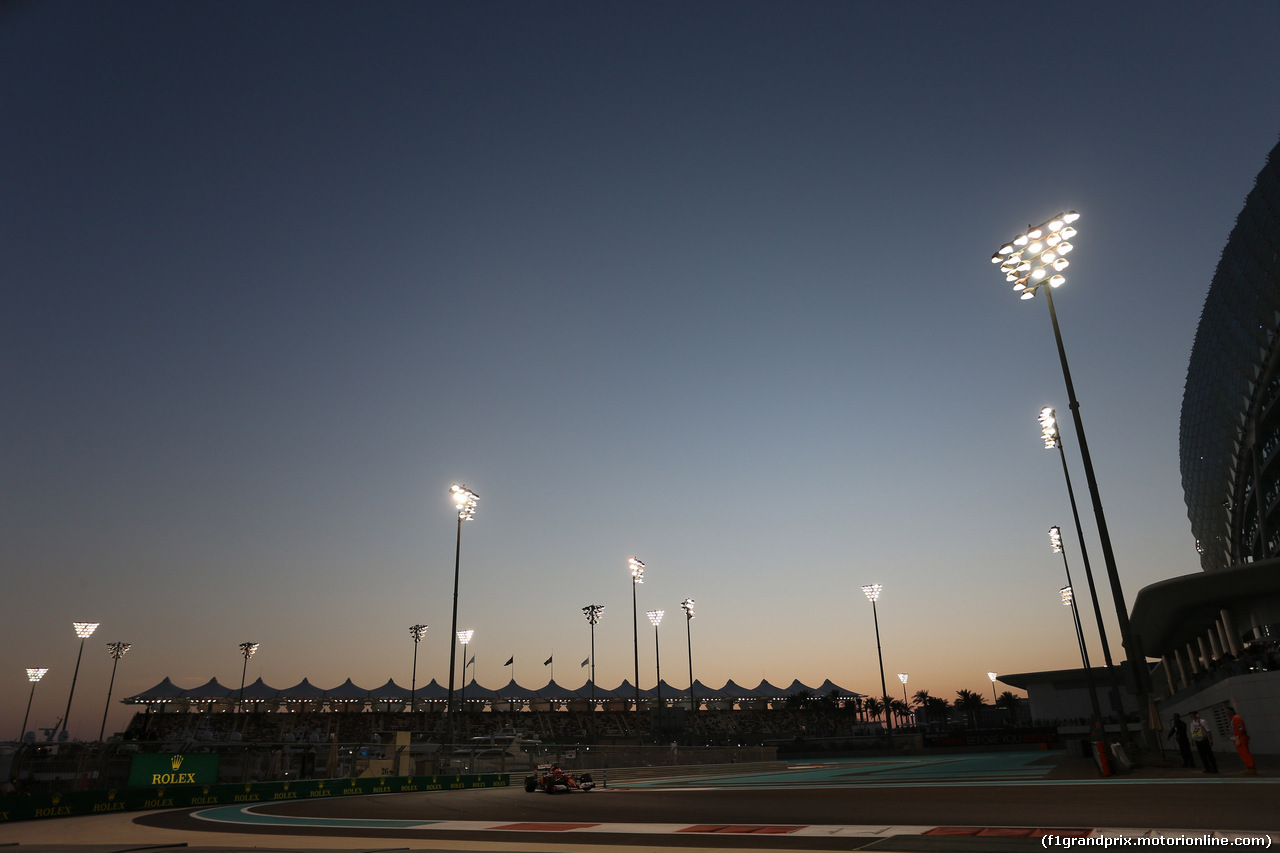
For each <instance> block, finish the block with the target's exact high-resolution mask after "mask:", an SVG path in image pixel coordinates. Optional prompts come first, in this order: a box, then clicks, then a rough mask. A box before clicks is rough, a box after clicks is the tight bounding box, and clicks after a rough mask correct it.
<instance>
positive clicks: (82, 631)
mask: <svg viewBox="0 0 1280 853" xmlns="http://www.w3.org/2000/svg"><path fill="white" fill-rule="evenodd" d="M101 624H102V623H101V622H72V623H71V626H72V627H73V628H75V629H76V636H77V637H79V638H80V639H82V640H87V639H88V638H89V637H92V636H93V632H94V631H96V630H98V626H99V625H101Z"/></svg>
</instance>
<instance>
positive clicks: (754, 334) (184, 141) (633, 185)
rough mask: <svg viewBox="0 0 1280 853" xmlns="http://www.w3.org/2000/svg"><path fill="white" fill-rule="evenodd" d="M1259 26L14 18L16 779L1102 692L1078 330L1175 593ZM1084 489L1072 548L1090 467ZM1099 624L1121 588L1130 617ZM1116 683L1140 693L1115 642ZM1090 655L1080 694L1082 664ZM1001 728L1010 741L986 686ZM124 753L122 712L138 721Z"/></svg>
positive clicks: (1245, 165) (9, 88) (230, 14)
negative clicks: (798, 701)
mask: <svg viewBox="0 0 1280 853" xmlns="http://www.w3.org/2000/svg"><path fill="white" fill-rule="evenodd" d="M1278 38H1280V5H1277V4H1276V3H1274V2H1263V0H1241V2H1233V3H1224V4H1210V3H1192V2H1125V3H1115V2H1110V0H1108V2H1089V1H1088V0H1086V2H1076V3H1071V4H1065V5H1064V4H1027V3H1013V2H982V3H959V2H955V3H953V2H902V3H872V2H845V3H841V2H804V1H803V0H797V2H766V3H762V2H750V0H734V1H733V2H697V1H696V0H693V1H692V2H691V1H690V0H684V1H683V2H673V3H668V2H643V3H642V2H625V3H623V2H607V1H604V0H590V2H484V0H479V2H414V3H406V2H380V3H357V2H349V3H334V2H305V3H304V2H291V3H284V2H202V3H193V2H185V3H183V2H51V3H31V2H28V3H22V2H17V3H9V4H6V5H4V6H3V7H0V116H2V117H3V118H2V119H0V120H2V122H3V127H2V129H0V144H2V149H0V151H2V154H3V156H2V157H0V188H2V192H0V243H2V245H3V257H4V265H3V266H4V292H5V310H4V312H3V320H2V322H3V356H4V357H3V379H4V388H5V401H6V404H5V406H4V408H3V419H2V420H0V429H2V430H3V438H4V442H5V445H6V447H5V453H4V464H3V474H2V476H0V501H2V514H0V542H3V549H4V560H3V562H4V587H5V596H4V600H5V604H6V607H5V617H4V620H3V629H2V633H0V637H2V638H3V643H4V648H5V655H4V657H5V659H6V661H7V664H6V667H5V669H4V671H3V674H2V677H0V685H2V689H0V738H4V737H13V736H14V735H16V734H17V731H18V729H19V727H20V725H21V720H22V715H23V711H24V709H25V705H26V701H27V698H28V689H29V685H28V683H27V681H26V678H25V676H24V673H23V668H24V667H28V666H33V667H34V666H42V667H49V668H50V672H49V674H48V676H46V678H45V680H44V681H43V682H42V683H41V684H40V685H39V686H38V688H37V690H36V694H35V702H34V705H33V708H32V712H31V722H30V723H29V724H28V728H34V727H36V726H52V725H53V724H54V722H55V720H57V719H58V718H60V717H61V716H62V713H63V709H64V707H65V705H66V702H67V697H68V692H69V690H70V686H71V675H72V670H73V669H74V666H75V661H76V653H77V644H78V640H77V639H76V637H75V634H74V632H73V631H72V627H71V623H72V622H73V621H79V620H89V621H100V622H101V623H102V627H101V628H100V629H99V631H98V633H97V634H95V635H94V636H93V638H92V639H90V640H89V641H88V642H87V644H86V646H85V654H84V662H83V664H82V665H81V669H80V675H79V680H78V684H77V687H76V693H75V704H74V707H73V709H72V713H71V719H70V731H71V733H72V735H73V736H76V737H96V735H97V732H98V728H99V725H100V722H101V719H102V713H103V708H104V703H105V699H106V693H107V682H108V678H109V677H110V673H111V660H110V658H109V656H108V655H107V653H106V649H105V644H106V643H108V642H111V641H115V640H122V641H126V642H130V643H132V644H133V649H132V651H131V652H130V653H129V654H128V655H127V656H126V657H125V658H124V659H123V660H122V661H121V662H120V666H119V670H118V674H117V677H116V681H115V687H114V697H115V698H117V699H118V698H120V697H124V696H128V695H131V694H134V693H137V692H139V691H141V690H143V689H145V688H148V687H150V686H152V685H153V684H155V683H157V682H159V681H160V680H161V679H162V678H164V677H166V676H168V677H170V678H172V679H173V680H174V682H176V683H178V684H179V685H180V686H183V687H194V686H197V685H199V684H202V683H203V682H205V681H207V680H208V679H209V678H210V677H213V676H216V677H217V678H218V679H219V680H220V681H221V682H222V683H223V684H226V685H230V686H233V687H235V686H238V685H239V681H240V670H241V664H242V659H241V658H240V656H239V651H238V649H237V645H238V644H239V643H240V642H242V641H256V642H259V643H261V650H260V651H259V652H258V654H257V656H256V657H254V658H253V660H252V661H251V662H250V665H249V668H248V678H249V679H250V680H253V679H254V678H257V677H259V676H261V677H262V678H263V679H264V680H265V681H266V682H267V683H268V684H270V685H272V686H275V687H279V688H284V687H289V686H292V685H294V684H296V683H297V682H299V681H301V680H302V679H303V678H304V677H305V678H308V679H309V680H310V681H311V682H312V683H313V684H316V685H317V686H319V687H322V688H330V687H334V686H336V685H338V684H339V683H340V682H342V681H343V680H344V679H346V678H347V677H350V678H352V679H353V680H354V681H355V683H356V684H358V685H360V686H363V687H367V688H372V687H377V686H379V685H381V684H383V683H384V682H385V681H386V680H387V679H388V678H394V679H395V680H396V681H397V683H399V684H402V685H404V686H406V687H407V686H408V685H409V680H410V668H411V662H412V652H413V644H412V642H411V640H410V638H409V633H408V627H409V626H410V625H411V624H413V623H415V622H424V623H427V624H428V625H430V629H429V631H428V633H427V637H426V639H425V640H424V641H423V645H422V646H421V647H420V656H419V659H418V683H419V684H422V683H425V682H426V681H429V680H430V679H431V678H435V679H437V680H439V681H442V682H443V681H446V680H447V678H448V650H447V647H449V646H451V645H452V644H451V642H450V637H449V621H450V601H451V595H452V581H453V569H454V536H455V532H456V516H455V515H454V513H453V509H452V503H451V502H450V501H449V497H448V488H449V485H450V484H451V483H453V482H462V483H466V484H467V485H468V486H470V487H471V488H472V489H474V490H475V491H476V492H478V493H479V495H480V503H479V508H478V511H477V513H476V518H475V520H474V521H471V522H468V523H467V524H466V525H465V527H464V529H463V537H462V551H461V595H460V601H459V627H466V628H473V629H475V632H476V634H475V639H474V641H473V644H472V646H471V650H472V652H473V653H474V654H475V655H476V676H477V678H478V680H479V681H480V683H481V684H484V685H486V686H490V687H497V686H500V685H503V684H505V683H506V682H507V680H508V678H510V677H511V675H512V669H509V668H505V667H504V666H503V664H504V662H505V661H506V660H507V659H508V658H509V657H511V656H514V657H515V661H516V662H515V666H514V676H515V678H516V679H517V680H518V681H519V682H521V683H522V684H524V685H525V686H528V687H539V686H541V685H543V684H544V683H545V682H546V681H547V679H548V678H549V677H550V676H551V674H552V673H551V667H545V666H544V665H543V661H544V660H546V659H547V658H548V657H554V660H555V670H554V675H555V679H556V681H557V682H559V683H560V684H562V685H565V686H568V687H571V688H576V687H578V686H581V685H582V684H583V683H584V682H585V680H586V674H587V670H585V669H583V668H581V667H580V666H579V664H580V663H581V662H582V660H583V659H584V658H585V657H586V656H587V653H588V644H589V640H590V635H589V632H588V626H587V623H586V621H585V620H584V619H583V617H582V613H581V608H582V607H583V606H584V605H586V604H590V603H596V604H603V605H605V606H606V608H607V610H606V612H605V614H604V617H603V619H602V621H601V623H600V624H599V626H597V630H596V647H597V656H598V681H599V683H600V684H601V686H603V687H615V686H617V685H618V684H619V682H621V681H622V680H623V679H630V678H632V675H633V673H632V667H633V648H632V636H631V634H632V625H631V622H632V614H631V612H630V611H631V582H630V575H629V573H628V569H627V558H628V557H630V556H631V555H633V554H634V555H636V556H638V557H640V558H641V559H642V560H644V561H645V562H646V563H647V566H648V568H647V573H646V577H645V583H644V584H643V585H642V586H641V587H639V589H638V595H639V607H640V610H641V614H640V623H641V628H640V662H641V684H642V686H646V687H648V686H652V684H653V680H654V652H653V629H652V627H650V626H649V625H648V623H647V621H646V620H645V618H644V614H643V611H644V610H647V609H656V608H662V609H665V610H666V612H667V615H666V620H665V621H664V622H663V623H662V627H661V634H660V639H661V644H662V662H663V666H662V675H663V677H664V679H666V680H667V681H669V682H670V683H672V684H674V685H677V686H684V685H687V684H688V664H687V656H686V638H687V635H686V630H685V629H686V626H685V625H684V624H682V623H683V622H684V618H683V614H682V613H681V612H680V609H679V603H680V601H681V600H682V599H684V598H687V597H692V598H694V599H696V601H697V608H698V615H697V618H696V619H695V620H694V621H693V622H692V623H691V625H690V626H689V627H690V628H691V629H692V635H691V639H692V647H693V662H694V670H695V676H696V677H697V678H699V679H700V680H701V681H703V682H705V683H707V684H709V685H711V686H720V685H722V684H724V682H725V681H726V680H727V679H730V678H731V679H733V680H735V681H736V682H738V683H740V684H743V685H747V686H753V685H755V684H757V683H758V682H759V681H760V680H761V679H762V678H767V679H769V680H770V681H771V682H773V683H775V684H781V685H786V684H789V683H790V681H791V680H792V679H793V678H798V679H800V680H801V681H803V682H805V683H807V684H811V685H815V684H818V683H820V682H821V681H822V680H823V679H825V678H830V679H832V680H833V681H835V682H836V683H838V684H841V685H843V686H845V687H847V688H850V689H854V690H859V691H861V692H865V693H878V692H879V672H878V669H877V663H876V648H875V634H874V628H873V625H872V611H871V605H870V604H869V603H868V602H867V600H866V599H865V598H864V597H863V595H862V593H861V591H860V589H859V588H860V586H861V585H862V584H865V583H872V582H880V583H883V584H884V592H883V595H882V596H881V598H880V601H879V604H878V605H877V607H878V615H879V623H880V633H881V638H882V641H883V648H884V666H885V671H886V675H887V677H888V680H889V691H890V694H891V695H898V694H899V690H900V685H899V684H898V683H897V679H896V677H895V673H897V672H904V671H905V672H908V673H910V682H909V690H910V691H911V692H914V691H916V690H919V689H925V690H929V691H930V692H932V693H933V694H934V695H940V696H944V697H946V698H948V699H950V698H954V695H955V691H956V690H958V689H961V688H966V689H970V690H975V691H978V692H981V693H983V694H984V695H986V696H988V697H989V696H990V693H991V689H990V688H991V685H990V683H989V682H988V680H987V676H986V673H987V671H988V670H995V671H997V672H1003V673H1012V672H1025V671H1033V670H1041V669H1056V668H1066V667H1072V666H1075V665H1078V663H1079V655H1078V650H1077V647H1076V642H1075V637H1074V631H1073V628H1072V624H1071V620H1070V617H1069V615H1068V614H1067V612H1065V610H1064V608H1063V607H1062V606H1061V604H1060V603H1059V598H1058V589H1059V587H1061V586H1062V585H1063V583H1064V580H1063V571H1062V563H1061V559H1060V558H1059V557H1058V556H1057V555H1055V554H1053V553H1052V552H1051V551H1050V548H1049V543H1048V537H1047V530H1048V528H1049V527H1050V526H1051V525H1054V524H1058V525H1061V526H1062V527H1063V528H1064V530H1065V531H1067V535H1066V540H1067V543H1068V545H1067V547H1068V556H1069V557H1070V559H1071V560H1072V571H1073V574H1074V575H1075V577H1076V580H1077V588H1078V589H1081V590H1082V589H1083V587H1084V584H1083V581H1082V580H1081V576H1082V573H1083V572H1082V566H1081V563H1080V560H1079V554H1078V553H1076V551H1077V550H1078V549H1076V548H1075V547H1074V544H1073V543H1074V541H1075V534H1074V531H1073V529H1072V528H1071V519H1070V511H1069V507H1068V504H1067V499H1066V492H1065V488H1064V485H1063V478H1062V472H1061V468H1060V464H1059V461H1058V458H1057V456H1056V454H1055V453H1051V452H1049V451H1046V450H1045V449H1044V448H1043V446H1042V444H1041V441H1040V434H1039V427H1038V424H1037V423H1036V415H1037V413H1038V412H1039V410H1040V408H1041V407H1042V406H1045V405H1051V406H1055V407H1057V408H1058V409H1059V411H1060V412H1061V413H1062V415H1063V416H1064V418H1066V415H1067V401H1066V393H1065V390H1064V385H1063V380H1062V374H1061V370H1060V368H1059V365H1058V360H1057V353H1056V350H1055V348H1054V342H1053V336H1052V330H1051V327H1050V324H1049V317H1048V312H1047V310H1046V307H1045V302H1044V300H1043V299H1036V300H1032V301H1030V302H1022V301H1020V300H1019V299H1018V298H1017V297H1016V295H1014V294H1013V293H1012V291H1011V290H1010V289H1009V285H1007V284H1006V283H1005V282H1004V280H1003V277H1002V276H1000V275H999V273H998V271H997V270H996V269H995V268H994V267H993V266H992V265H991V263H990V262H989V258H990V255H991V253H992V252H993V251H994V250H995V249H996V248H998V247H999V245H1000V244H1001V242H1003V241H1005V240H1007V239H1009V238H1011V237H1013V236H1014V235H1015V234H1016V233H1018V232H1019V231H1021V230H1024V229H1025V228H1026V227H1027V226H1028V225H1029V224H1034V223H1038V222H1041V221H1042V220H1044V219H1046V218H1047V217H1049V216H1050V215H1052V214H1054V213H1056V212H1058V211H1061V210H1068V209H1075V210H1078V211H1080V213H1081V219H1080V220H1079V222H1078V223H1076V225H1077V227H1078V228H1079V236H1078V237H1077V238H1076V239H1075V240H1074V243H1075V245H1076V251H1075V253H1074V254H1073V255H1072V257H1071V260H1072V266H1071V268H1070V269H1069V270H1068V271H1067V283H1066V285H1065V286H1064V287H1063V288H1061V289H1060V290H1059V291H1057V293H1056V294H1055V303H1056V306H1057V310H1058V316H1059V320H1060V322H1061V324H1062V330H1063V336H1064V341H1065V345H1066V349H1067V354H1068V357H1069V358H1070V361H1071V368H1072V373H1073V379H1074V381H1075V386H1076V391H1077V395H1078V397H1079V399H1080V402H1081V412H1082V414H1083V418H1084V423H1085V427H1086V429H1087V431H1088V439H1089V445H1090V449H1091V451H1092V454H1093V458H1094V464H1095V467H1096V469H1097V472H1098V479H1099V483H1100V487H1101V492H1102V500H1103V503H1104V506H1105V508H1106V512H1107V522H1108V525H1109V528H1110V531H1111V536H1112V540H1113V542H1114V546H1115V553H1116V559H1117V563H1118V565H1119V568H1120V573H1121V578H1122V581H1123V584H1124V591H1125V593H1126V596H1127V597H1128V601H1129V603H1130V604H1132V601H1133V598H1134V596H1136V594H1137V593H1138V591H1139V590H1140V589H1142V588H1143V587H1144V586H1146V585H1148V584H1150V583H1153V582H1155V581H1158V580H1162V579H1165V578H1169V577H1173V576H1177V575H1182V574H1188V573H1192V572H1196V571H1198V570H1199V565H1198V561H1197V555H1196V551H1195V543H1194V540H1193V538H1192V535H1191V532H1190V527H1189V525H1188V522H1187V518H1186V508H1185V505H1184V503H1183V497H1182V488H1181V482H1180V475H1179V470H1178V444H1177V442H1178V416H1179V412H1180V406H1181V400H1182V390H1183V383H1184V380H1185V377H1186V367H1187V360H1188V357H1189V354H1190V351H1191V345H1192V340H1193V336H1194V333H1195V329H1196V324H1197V322H1198V320H1199V315H1200V310H1201V307H1202V305H1203V302H1204V298H1205V294H1206V292H1207V290H1208V287H1209V281H1210V278H1211V276H1212V274H1213V271H1214V269H1215V267H1216V265H1217V262H1218V258H1219V254H1220V251H1221V249H1222V246H1223V245H1224V243H1225V242H1226V239H1227V235H1228V234H1229V232H1230V231H1231V229H1232V227H1233V226H1234V222H1235V217H1236V215H1237V213H1238V212H1239V210H1240V208H1241V206H1242V205H1243V202H1244V198H1245V195H1246V194H1247V193H1248V191H1249V190H1250V188H1251V187H1252V185H1253V180H1254V177H1255V175H1256V174H1257V173H1258V172H1259V170H1261V168H1262V166H1263V163H1264V160H1265V157H1266V154H1267V152H1268V151H1269V150H1270V149H1271V148H1272V146H1274V145H1275V143H1276V139H1277V134H1280V85H1277V84H1278V83H1280V50H1277V48H1276V45H1277V40H1278ZM1064 441H1065V445H1066V449H1067V453H1068V459H1069V461H1070V464H1071V465H1072V476H1073V480H1074V485H1075V486H1076V491H1077V494H1078V495H1079V496H1081V499H1082V501H1083V502H1084V503H1085V504H1086V505H1085V506H1084V507H1083V510H1084V515H1085V522H1086V526H1087V528H1088V532H1089V536H1088V539H1089V543H1090V546H1091V553H1090V556H1091V557H1092V559H1093V562H1094V564H1095V570H1097V569H1098V568H1099V567H1101V565H1102V559H1101V553H1100V550H1099V549H1098V547H1097V536H1096V528H1095V527H1094V526H1093V518H1092V513H1090V512H1088V507H1087V495H1086V492H1085V485H1084V483H1085V480H1084V475H1083V471H1082V470H1081V468H1080V465H1079V452H1078V450H1079V446H1078V442H1077V437H1076V434H1075V431H1074V429H1073V427H1072V426H1071V424H1070V423H1069V418H1068V419H1067V423H1066V424H1064ZM1103 587H1105V583H1104V584H1103ZM1104 611H1105V612H1107V613H1108V614H1110V616H1109V619H1108V625H1109V626H1110V627H1111V640H1112V646H1113V649H1116V650H1117V657H1120V656H1121V654H1120V653H1119V651H1118V650H1119V646H1120V642H1119V637H1118V635H1117V633H1116V631H1115V629H1114V624H1115V619H1114V608H1113V606H1112V605H1111V603H1110V599H1109V598H1108V599H1107V600H1106V602H1105V604H1104ZM1087 624H1088V625H1090V627H1089V628H1088V636H1089V637H1090V641H1091V649H1094V650H1095V651H1094V654H1095V656H1096V657H1097V658H1100V654H1098V652H1097V651H1096V649H1097V640H1096V631H1095V630H1094V629H1093V628H1092V627H1091V622H1088V623H1087ZM1001 689H1006V688H1004V687H1003V686H1002V687H1001ZM113 704H114V707H113V709H112V711H111V717H110V723H109V727H108V731H111V730H114V729H118V728H120V727H122V726H123V725H124V722H125V721H126V719H127V717H128V713H129V712H128V710H127V709H126V708H125V707H123V706H120V705H119V704H118V703H113Z"/></svg>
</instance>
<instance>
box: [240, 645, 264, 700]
mask: <svg viewBox="0 0 1280 853" xmlns="http://www.w3.org/2000/svg"><path fill="white" fill-rule="evenodd" d="M259 645H260V644H259V643H241V644H240V654H241V655H243V656H244V666H242V667H240V698H239V699H237V700H236V710H237V711H239V712H240V713H244V678H245V676H246V675H247V674H248V673H249V658H251V657H253V656H254V655H256V654H257V653H258V646H259Z"/></svg>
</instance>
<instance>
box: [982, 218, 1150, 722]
mask: <svg viewBox="0 0 1280 853" xmlns="http://www.w3.org/2000/svg"><path fill="white" fill-rule="evenodd" d="M1079 218H1080V214H1079V213H1076V212H1075V211H1074V210H1069V211H1066V212H1064V213H1059V214H1058V215H1057V216H1053V217H1051V218H1049V219H1047V220H1045V221H1044V222H1042V223H1041V224H1040V225H1037V226H1036V227H1034V228H1031V229H1029V230H1027V231H1025V232H1023V233H1022V234H1019V235H1017V236H1016V237H1014V238H1013V239H1012V240H1010V241H1009V242H1007V243H1004V244H1003V245H1001V246H1000V248H999V249H997V250H996V252H995V254H993V255H992V256H991V262H992V263H993V264H999V265H1000V272H1002V273H1004V274H1005V281H1007V282H1009V283H1011V284H1012V285H1013V290H1014V292H1015V293H1017V294H1018V295H1019V296H1020V298H1022V299H1031V298H1032V297H1034V296H1035V295H1036V294H1037V293H1039V292H1040V291H1042V290H1043V291H1044V296H1045V301H1046V302H1047V303H1048V305H1049V320H1050V322H1051V323H1052V325H1053V338H1054V341H1055V342H1056V344H1057V347H1058V360H1059V362H1060V363H1061V364H1062V378H1063V381H1064V382H1065V383H1066V386H1067V399H1068V401H1069V408H1070V409H1071V417H1072V420H1073V421H1074V423H1075V427H1076V438H1077V439H1078V440H1079V442H1080V459H1081V462H1083V463H1084V474H1085V480H1086V481H1087V482H1088V484H1089V499H1090V501H1091V502H1092V504H1093V515H1094V518H1095V520H1096V521H1097V523H1098V540H1099V542H1100V543H1101V545H1102V558H1103V560H1104V562H1105V563H1106V566H1107V578H1108V580H1109V581H1110V582H1111V597H1112V599H1114V604H1115V609H1116V618H1117V620H1118V621H1119V623H1120V639H1121V642H1122V643H1123V644H1124V648H1125V655H1126V657H1127V658H1128V663H1129V666H1130V668H1131V670H1132V672H1133V680H1134V685H1135V688H1136V689H1135V692H1136V694H1137V696H1136V699H1137V703H1138V707H1139V708H1145V707H1146V706H1147V705H1148V704H1149V701H1150V700H1149V698H1148V695H1149V694H1148V690H1147V678H1148V673H1147V671H1146V666H1145V664H1144V662H1143V661H1144V658H1143V655H1142V653H1141V651H1140V650H1139V648H1138V644H1137V641H1136V640H1135V639H1134V636H1133V628H1132V626H1131V625H1130V624H1129V609H1128V607H1127V606H1126V604H1125V599H1124V590H1123V589H1122V588H1121V586H1120V572H1119V570H1118V569H1117V568H1116V558H1115V554H1114V553H1113V551H1112V549H1111V534H1110V533H1109V532H1108V530H1107V518H1106V513H1105V512H1104V511H1103V509H1102V495H1101V493H1100V492H1099V490H1098V480H1097V477H1096V476H1095V475H1094V471H1093V460H1092V458H1091V457H1090V455H1089V442H1088V440H1087V439H1086V438H1085V432H1084V421H1083V419H1082V418H1081V417H1080V401H1079V400H1077V399H1076V389H1075V385H1073V384H1072V382H1071V369H1070V367H1069V366H1068V365H1067V351H1066V348H1065V347H1064V346H1063V344H1062V331H1061V329H1059V327H1058V313H1057V311H1055V310H1054V307H1053V290H1054V289H1055V288H1058V287H1061V286H1062V285H1063V284H1064V283H1065V282H1066V277H1065V276H1063V275H1062V271H1063V270H1064V269H1066V268H1067V267H1068V266H1069V265H1070V262H1069V261H1068V260H1067V258H1066V255H1068V254H1070V252H1071V251H1072V249H1073V248H1074V247H1073V246H1072V243H1071V238H1072V237H1074V236H1076V233H1077V232H1076V229H1075V227H1074V226H1073V225H1072V223H1073V222H1075V221H1076V220H1078V219H1079ZM1122 728H1123V729H1124V730H1125V731H1126V732H1127V730H1128V727H1127V725H1123V724H1122ZM1142 731H1143V739H1144V741H1146V746H1149V747H1150V746H1153V744H1152V736H1151V732H1150V729H1149V728H1148V726H1147V725H1146V724H1145V723H1144V724H1143V727H1142Z"/></svg>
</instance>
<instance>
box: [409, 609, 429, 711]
mask: <svg viewBox="0 0 1280 853" xmlns="http://www.w3.org/2000/svg"><path fill="white" fill-rule="evenodd" d="M426 635H427V626H426V625H410V626H409V636H410V637H412V638H413V674H412V675H411V676H410V677H409V712H410V713H412V712H413V711H416V710H417V708H418V705H417V693H418V644H419V643H421V642H422V638H423V637H425V636H426Z"/></svg>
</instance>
